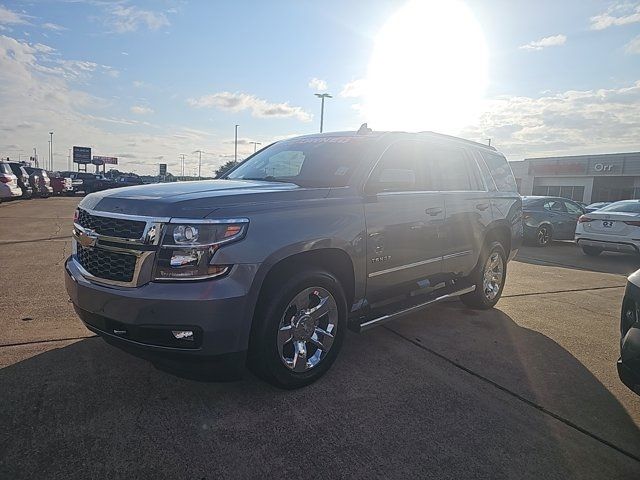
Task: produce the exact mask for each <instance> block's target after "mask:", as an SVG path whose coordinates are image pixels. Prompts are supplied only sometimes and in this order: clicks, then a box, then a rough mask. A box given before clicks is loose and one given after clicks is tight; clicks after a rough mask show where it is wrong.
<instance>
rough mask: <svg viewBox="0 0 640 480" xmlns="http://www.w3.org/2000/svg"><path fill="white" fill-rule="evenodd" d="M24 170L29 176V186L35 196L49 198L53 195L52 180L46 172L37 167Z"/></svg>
mask: <svg viewBox="0 0 640 480" xmlns="http://www.w3.org/2000/svg"><path fill="white" fill-rule="evenodd" d="M24 169H25V170H26V171H27V173H28V174H29V184H30V185H31V188H32V189H33V194H34V195H35V196H38V197H41V198H49V197H50V196H51V195H53V188H51V180H50V179H49V174H48V173H47V171H46V170H44V169H42V168H37V167H24Z"/></svg>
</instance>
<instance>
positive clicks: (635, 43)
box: [624, 35, 640, 55]
mask: <svg viewBox="0 0 640 480" xmlns="http://www.w3.org/2000/svg"><path fill="white" fill-rule="evenodd" d="M624 51H625V52H626V53H627V54H629V55H640V35H638V36H637V37H635V38H633V39H632V40H631V41H630V42H629V43H627V44H626V45H625V47H624Z"/></svg>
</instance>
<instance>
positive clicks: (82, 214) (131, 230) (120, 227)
mask: <svg viewBox="0 0 640 480" xmlns="http://www.w3.org/2000/svg"><path fill="white" fill-rule="evenodd" d="M77 223H78V225H80V226H81V227H83V228H90V229H91V230H93V231H94V232H96V233H97V234H98V235H105V236H107V237H117V238H132V239H139V238H142V235H143V234H144V229H145V227H146V225H147V224H146V222H143V221H138V220H126V219H123V218H110V217H103V216H100V215H91V214H90V213H88V212H86V211H85V210H83V209H82V208H79V209H78V220H77Z"/></svg>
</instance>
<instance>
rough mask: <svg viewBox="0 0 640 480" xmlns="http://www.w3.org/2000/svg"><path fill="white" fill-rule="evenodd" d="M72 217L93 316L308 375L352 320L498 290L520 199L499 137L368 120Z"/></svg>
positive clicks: (85, 300)
mask: <svg viewBox="0 0 640 480" xmlns="http://www.w3.org/2000/svg"><path fill="white" fill-rule="evenodd" d="M73 235H74V241H73V254H72V255H71V256H70V258H69V259H68V260H67V261H66V263H65V268H66V276H65V284H66V289H67V292H68V294H69V297H70V298H71V301H72V302H73V304H74V305H75V309H76V312H77V313H78V315H79V316H80V318H81V319H82V321H83V322H84V323H85V324H86V326H87V327H88V328H89V329H90V330H92V331H94V332H96V333H97V334H98V335H100V336H102V337H103V338H105V339H106V340H107V341H108V342H110V343H112V344H114V345H117V346H119V347H121V348H123V349H125V350H127V351H129V352H131V353H135V354H137V355H140V356H143V357H146V358H149V359H151V360H152V361H153V362H154V363H156V364H157V365H160V366H162V368H173V369H174V370H175V369H178V368H186V367H184V365H198V366H201V367H202V366H204V365H207V366H209V368H212V367H211V365H214V364H215V363H216V362H217V364H224V365H226V368H231V366H233V365H235V366H236V367H237V366H239V365H243V364H244V361H245V358H247V360H248V365H249V366H250V367H251V368H252V369H253V370H254V371H255V372H257V373H258V374H259V375H260V376H261V377H262V378H264V379H266V380H268V381H269V382H272V383H273V384H275V385H278V386H280V387H284V388H296V387H301V386H303V385H306V384H309V383H311V382H313V381H315V380H316V379H318V378H319V377H320V376H321V375H323V374H324V373H325V372H326V371H327V370H328V369H329V367H330V366H331V364H332V363H333V361H334V360H335V358H336V356H337V355H338V352H339V350H340V348H341V346H342V342H343V339H344V335H345V330H346V329H347V327H349V328H351V329H352V330H355V331H358V332H359V331H363V330H366V329H369V328H371V327H374V326H376V325H379V324H382V323H384V322H386V321H389V320H392V319H396V318H399V317H401V316H403V315H406V314H408V313H413V312H416V311H418V310H420V309H422V308H424V307H426V306H428V305H430V304H431V303H434V302H438V301H441V300H444V299H448V298H452V297H458V296H460V298H461V300H462V302H464V303H465V304H466V305H468V306H470V307H472V308H480V309H485V308H491V307H493V306H494V305H495V304H496V302H497V301H498V299H499V298H500V296H501V294H502V289H503V286H504V282H505V278H506V273H507V262H508V261H509V260H510V259H511V258H513V256H514V255H515V253H516V251H517V249H518V247H519V245H520V243H521V240H522V205H521V200H520V196H519V195H518V193H517V189H516V182H515V179H514V177H513V174H512V172H511V168H510V167H509V164H508V163H507V160H506V159H505V157H504V156H503V155H501V154H500V153H499V152H497V151H496V150H495V149H494V148H493V147H487V146H485V145H481V144H477V143H475V142H469V141H465V140H461V139H457V138H454V137H449V136H444V135H437V134H433V133H420V134H409V133H401V132H370V131H368V130H364V129H361V130H360V131H359V132H357V133H355V132H342V133H326V134H320V135H310V136H305V137H298V138H293V139H289V140H283V141H280V142H277V143H274V144H272V145H270V146H268V147H266V148H264V149H262V150H261V151H260V152H258V153H257V154H254V155H253V156H251V157H249V158H248V159H247V160H246V161H244V162H243V163H241V164H240V165H238V166H236V167H235V168H233V169H232V170H230V171H229V172H227V173H225V174H224V175H223V176H222V179H220V180H211V181H200V182H179V183H167V184H156V185H142V186H134V187H129V188H122V189H115V190H110V191H104V192H99V193H95V194H92V195H88V196H87V197H85V198H84V199H83V200H82V201H81V202H80V204H79V208H78V210H77V212H76V218H75V220H74V231H73ZM114 287H116V288H114Z"/></svg>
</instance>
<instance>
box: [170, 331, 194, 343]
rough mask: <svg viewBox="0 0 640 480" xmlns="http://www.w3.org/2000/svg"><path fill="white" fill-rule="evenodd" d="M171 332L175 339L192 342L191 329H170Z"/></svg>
mask: <svg viewBox="0 0 640 480" xmlns="http://www.w3.org/2000/svg"><path fill="white" fill-rule="evenodd" d="M171 333H172V334H173V336H174V337H175V339H176V340H188V341H190V342H193V340H194V336H193V330H171Z"/></svg>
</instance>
